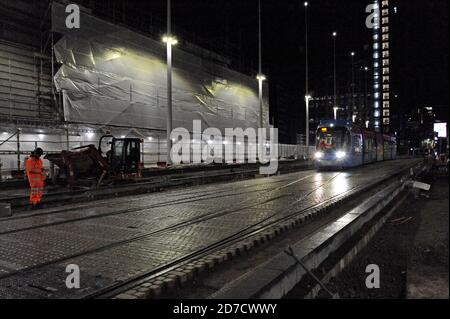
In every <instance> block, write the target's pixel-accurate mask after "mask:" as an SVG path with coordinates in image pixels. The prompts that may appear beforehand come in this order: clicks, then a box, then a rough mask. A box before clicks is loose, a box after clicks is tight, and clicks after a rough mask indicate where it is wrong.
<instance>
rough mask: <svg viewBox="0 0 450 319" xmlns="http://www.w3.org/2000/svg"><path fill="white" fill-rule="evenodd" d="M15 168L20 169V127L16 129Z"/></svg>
mask: <svg viewBox="0 0 450 319" xmlns="http://www.w3.org/2000/svg"><path fill="white" fill-rule="evenodd" d="M17 170H18V171H20V129H17Z"/></svg>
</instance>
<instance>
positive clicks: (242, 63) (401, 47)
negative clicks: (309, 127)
mask: <svg viewBox="0 0 450 319" xmlns="http://www.w3.org/2000/svg"><path fill="white" fill-rule="evenodd" d="M79 2H84V3H90V4H91V5H92V0H84V1H83V0H80V1H79ZM102 2H103V1H102ZM105 2H106V3H109V4H110V5H112V6H116V9H119V11H120V10H121V11H123V12H124V13H125V14H126V16H127V20H128V21H130V20H131V21H138V20H144V21H145V20H146V19H147V20H148V19H152V24H153V25H158V24H160V25H161V27H163V28H164V23H165V18H166V17H165V14H166V0H151V1H138V0H127V1H121V0H106V1H104V2H103V4H105ZM303 2H304V1H298V0H296V1H294V0H261V3H262V20H263V72H264V73H265V74H266V75H268V79H269V81H270V83H271V85H273V84H276V85H281V86H282V87H283V88H285V89H286V90H287V91H288V92H290V95H291V96H292V100H293V102H292V104H297V105H291V106H288V107H289V108H290V109H289V110H288V112H292V113H293V116H294V117H299V118H300V117H301V116H302V115H301V113H302V112H301V105H302V104H301V103H297V102H296V101H297V99H303V98H302V96H303V95H304V90H305V89H304V87H305V84H304V78H305V76H304V74H305V73H304V72H305V62H304V61H305V55H304V54H305V49H304V6H303ZM257 3H258V2H257V0H172V8H173V9H172V10H173V15H172V16H173V25H174V33H175V34H177V35H178V36H179V37H180V38H185V39H186V40H188V39H189V41H191V42H193V43H195V44H198V45H200V46H203V47H206V48H210V49H211V50H213V51H217V52H218V53H223V54H224V55H228V56H230V57H231V58H232V59H233V66H234V67H235V68H237V69H239V70H240V71H242V72H244V73H247V74H249V75H255V74H256V73H257ZM369 3H371V1H369V0H365V1H362V0H310V1H309V6H308V19H309V44H310V47H309V54H310V89H311V93H312V94H313V95H315V96H320V95H325V94H327V93H328V94H331V92H330V91H331V84H332V71H333V64H332V63H333V60H332V37H331V33H332V31H334V30H336V31H337V32H338V39H337V61H338V62H337V65H338V86H339V87H346V86H347V84H348V83H349V81H350V72H351V71H350V70H351V67H350V63H351V62H350V61H351V60H350V56H349V53H350V52H351V51H355V52H356V54H357V63H359V64H360V65H365V64H368V65H369V66H370V63H371V60H370V55H371V54H372V52H371V45H372V43H371V35H372V33H371V31H370V30H368V29H367V28H366V27H365V18H366V13H365V7H366V5H367V4H369ZM391 3H392V5H393V6H396V7H397V14H395V16H391V59H392V61H391V62H392V64H393V65H392V66H391V68H392V71H391V73H392V74H391V83H392V84H391V90H392V91H393V94H396V95H398V100H397V101H396V103H395V107H396V108H397V111H398V112H399V113H404V112H407V111H409V110H412V109H414V108H415V107H420V106H434V107H438V108H440V109H441V111H442V112H438V114H441V115H440V117H441V118H442V119H447V118H448V50H449V45H448V42H449V36H448V12H449V8H448V6H449V1H448V0H391ZM88 6H89V5H88ZM147 13H148V14H147ZM391 14H392V13H391ZM130 17H131V19H130ZM136 23H137V22H136ZM184 32H186V33H185V34H183V33H184ZM276 107H278V106H277V105H271V108H276ZM282 107H286V105H284V106H282ZM272 112H273V110H272Z"/></svg>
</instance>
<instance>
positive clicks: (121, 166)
mask: <svg viewBox="0 0 450 319" xmlns="http://www.w3.org/2000/svg"><path fill="white" fill-rule="evenodd" d="M141 143H142V140H141V139H139V138H113V140H112V142H111V154H110V160H111V162H110V163H111V169H112V171H113V172H114V173H115V174H134V173H137V172H138V171H140V166H141V158H140V157H141Z"/></svg>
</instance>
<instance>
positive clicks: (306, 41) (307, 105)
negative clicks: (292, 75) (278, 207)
mask: <svg viewBox="0 0 450 319" xmlns="http://www.w3.org/2000/svg"><path fill="white" fill-rule="evenodd" d="M304 5H305V108H306V109H305V137H306V139H305V145H306V147H308V146H309V69H308V2H305V3H304Z"/></svg>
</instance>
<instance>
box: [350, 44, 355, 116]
mask: <svg viewBox="0 0 450 319" xmlns="http://www.w3.org/2000/svg"><path fill="white" fill-rule="evenodd" d="M351 57H352V84H351V90H350V91H351V94H352V99H351V108H352V110H351V112H350V114H351V118H352V119H353V114H354V112H355V70H354V60H355V53H354V52H352V53H351Z"/></svg>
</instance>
